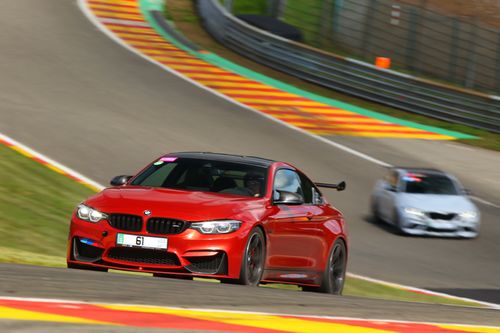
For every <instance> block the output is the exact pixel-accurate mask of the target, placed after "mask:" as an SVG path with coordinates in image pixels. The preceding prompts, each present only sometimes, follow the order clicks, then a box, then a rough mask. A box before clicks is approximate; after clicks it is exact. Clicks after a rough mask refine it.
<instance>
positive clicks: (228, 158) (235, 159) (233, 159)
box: [165, 152, 276, 168]
mask: <svg viewBox="0 0 500 333" xmlns="http://www.w3.org/2000/svg"><path fill="white" fill-rule="evenodd" d="M165 156H175V157H179V158H196V159H206V160H210V161H224V162H230V163H243V164H250V165H255V166H260V167H266V168H267V167H269V166H271V165H272V164H273V163H275V162H276V161H273V160H270V159H267V158H261V157H255V156H244V155H232V154H222V153H210V152H178V153H169V154H167V155H165Z"/></svg>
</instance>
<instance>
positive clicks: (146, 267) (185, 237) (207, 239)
mask: <svg viewBox="0 0 500 333" xmlns="http://www.w3.org/2000/svg"><path fill="white" fill-rule="evenodd" d="M249 230H250V228H249V226H246V225H245V224H243V225H242V227H241V228H240V229H239V230H237V231H236V232H233V233H230V234H223V235H204V234H201V233H199V232H198V231H196V230H192V229H187V230H185V231H183V232H181V233H180V234H175V235H170V234H169V235H158V234H150V233H148V232H147V231H146V230H141V231H138V232H133V231H125V230H118V229H115V228H113V227H112V226H111V225H110V224H109V223H108V221H107V220H102V221H100V222H98V223H90V222H86V221H82V220H80V219H78V218H76V217H75V216H73V218H72V220H71V226H70V232H69V237H68V252H67V262H68V264H77V265H88V266H91V267H103V268H111V269H119V270H130V271H138V272H149V273H168V274H179V275H194V276H200V277H203V276H205V277H214V278H234V279H236V278H238V277H239V274H240V265H241V260H242V253H243V249H244V246H245V243H246V237H247V234H248V231H249ZM118 233H124V234H129V235H138V236H139V235H140V236H153V237H165V238H167V239H168V248H167V250H154V249H143V248H136V247H124V246H120V245H117V243H116V240H117V234H118Z"/></svg>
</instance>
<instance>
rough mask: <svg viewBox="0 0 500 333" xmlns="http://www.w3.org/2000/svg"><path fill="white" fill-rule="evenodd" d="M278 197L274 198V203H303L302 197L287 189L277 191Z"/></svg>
mask: <svg viewBox="0 0 500 333" xmlns="http://www.w3.org/2000/svg"><path fill="white" fill-rule="evenodd" d="M278 193H279V194H280V197H279V198H278V200H274V203H275V204H281V205H302V204H303V203H304V198H303V197H302V196H301V195H300V194H298V193H293V192H288V191H278Z"/></svg>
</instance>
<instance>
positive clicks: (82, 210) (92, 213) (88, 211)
mask: <svg viewBox="0 0 500 333" xmlns="http://www.w3.org/2000/svg"><path fill="white" fill-rule="evenodd" d="M76 215H78V217H79V218H80V219H82V220H84V221H89V222H93V223H97V222H99V221H100V220H104V219H106V218H107V217H108V216H107V215H106V214H104V213H101V212H100V211H98V210H96V209H93V208H90V207H88V206H85V205H83V204H81V205H79V206H78V209H77V211H76Z"/></svg>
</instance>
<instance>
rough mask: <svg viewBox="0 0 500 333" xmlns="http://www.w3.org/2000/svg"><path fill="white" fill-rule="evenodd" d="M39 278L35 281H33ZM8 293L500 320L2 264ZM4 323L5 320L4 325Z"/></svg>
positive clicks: (427, 307)
mask: <svg viewBox="0 0 500 333" xmlns="http://www.w3.org/2000/svg"><path fill="white" fill-rule="evenodd" d="M34 280H35V281H37V283H36V284H34V283H33V281H34ZM0 286H1V287H0V293H1V294H2V295H3V296H15V297H38V298H55V299H60V300H82V301H86V302H107V303H120V304H139V305H140V304H144V305H160V306H173V307H181V308H182V307H190V308H200V309H203V308H206V309H213V308H216V309H220V310H232V311H254V312H266V313H283V314H287V313H288V314H291V313H293V314H296V315H318V316H332V315H334V316H340V317H356V318H370V319H385V320H389V319H397V320H405V321H426V322H440V323H455V324H477V325H482V326H483V325H484V326H499V325H500V316H499V315H498V313H499V310H492V309H478V308H467V307H459V306H445V305H432V304H422V303H409V302H396V301H381V300H375V299H364V298H358V297H349V296H332V295H324V294H316V293H311V292H301V291H293V290H280V289H270V288H263V287H261V288H254V287H246V286H245V287H243V286H237V285H226V284H217V283H209V282H203V281H182V280H176V279H166V278H153V277H147V276H132V275H125V274H116V273H102V272H90V271H78V270H69V269H61V268H46V267H35V266H24V265H5V264H0ZM0 327H1V326H0Z"/></svg>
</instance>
